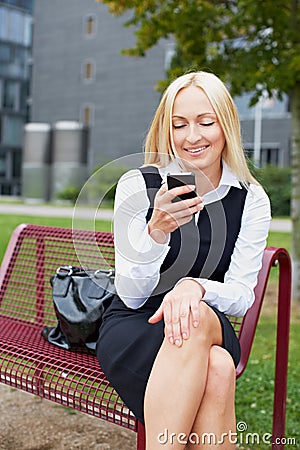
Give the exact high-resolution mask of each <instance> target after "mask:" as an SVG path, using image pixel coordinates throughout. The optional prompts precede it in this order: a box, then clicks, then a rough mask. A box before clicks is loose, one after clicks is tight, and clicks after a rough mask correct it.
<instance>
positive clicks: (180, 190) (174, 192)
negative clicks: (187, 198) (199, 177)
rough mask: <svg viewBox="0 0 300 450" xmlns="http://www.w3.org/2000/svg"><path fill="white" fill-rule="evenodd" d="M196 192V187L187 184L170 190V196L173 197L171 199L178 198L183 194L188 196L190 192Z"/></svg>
mask: <svg viewBox="0 0 300 450" xmlns="http://www.w3.org/2000/svg"><path fill="white" fill-rule="evenodd" d="M195 190H196V186H195V185H192V184H185V185H183V186H178V187H175V188H172V189H169V191H168V192H169V195H170V196H171V198H173V199H174V198H176V197H179V196H180V195H183V194H188V193H190V192H195Z"/></svg>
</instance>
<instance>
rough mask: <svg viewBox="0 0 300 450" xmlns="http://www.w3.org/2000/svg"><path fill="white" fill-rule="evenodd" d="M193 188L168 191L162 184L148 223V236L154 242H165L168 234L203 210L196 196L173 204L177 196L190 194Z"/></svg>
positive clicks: (183, 187) (200, 200)
mask: <svg viewBox="0 0 300 450" xmlns="http://www.w3.org/2000/svg"><path fill="white" fill-rule="evenodd" d="M193 190H194V186H180V187H176V188H173V189H170V190H168V188H167V184H163V185H162V187H161V188H160V189H159V191H158V192H157V194H156V196H155V200H154V209H153V213H152V217H151V219H150V221H149V223H148V230H149V234H150V236H151V237H152V239H154V240H155V241H156V242H158V243H160V244H163V243H165V242H166V239H167V236H168V234H169V233H172V232H173V231H175V230H176V229H177V228H178V227H180V226H181V225H184V224H185V223H188V222H190V221H191V220H192V219H193V217H194V214H195V213H197V212H199V211H201V210H202V209H203V208H204V205H203V201H202V199H201V198H200V197H198V196H196V197H193V198H190V199H188V200H181V201H176V202H173V200H174V199H175V198H176V197H178V196H179V195H182V194H185V193H188V192H191V191H193Z"/></svg>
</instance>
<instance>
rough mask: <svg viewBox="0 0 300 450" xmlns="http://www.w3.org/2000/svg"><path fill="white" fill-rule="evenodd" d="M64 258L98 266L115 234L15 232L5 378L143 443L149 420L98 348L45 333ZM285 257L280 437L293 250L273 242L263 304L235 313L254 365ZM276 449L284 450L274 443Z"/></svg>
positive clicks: (0, 336) (7, 269)
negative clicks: (121, 391)
mask: <svg viewBox="0 0 300 450" xmlns="http://www.w3.org/2000/svg"><path fill="white" fill-rule="evenodd" d="M61 264H72V265H78V264H82V265H84V266H89V267H90V268H99V267H104V268H107V266H113V265H114V243H113V236H112V234H111V233H104V232H93V231H81V230H73V231H72V230H71V229H64V228H53V227H45V226H36V225H20V226H19V227H18V228H17V229H16V230H15V231H14V233H13V235H12V237H11V240H10V242H9V244H8V247H7V251H6V254H5V256H4V259H3V261H2V266H1V271H0V381H1V382H2V383H5V384H7V385H10V386H13V387H15V388H18V389H22V390H24V391H27V392H31V393H33V394H35V395H38V396H40V397H43V398H46V399H48V400H52V401H53V402H56V403H59V404H61V405H65V406H68V407H70V408H73V409H76V410H79V411H82V412H85V413H87V414H90V415H92V416H96V417H99V418H101V419H104V420H107V421H109V422H112V423H115V424H118V425H121V426H123V427H125V428H129V429H131V430H134V431H136V432H137V449H138V450H143V449H144V447H145V442H144V438H145V436H144V427H143V426H142V425H141V424H140V423H139V422H138V421H137V420H136V418H135V417H134V415H133V414H132V413H131V412H130V411H129V410H128V408H127V407H126V405H124V403H123V402H122V400H121V399H120V398H119V396H118V395H117V394H116V392H115V391H114V389H113V388H112V387H111V386H110V384H109V382H108V381H107V380H106V378H105V376H104V374H103V373H102V371H101V369H100V367H99V365H98V362H97V360H96V358H95V357H94V356H93V355H88V354H82V353H71V352H68V351H65V350H63V349H59V348H58V347H55V346H53V345H51V344H49V343H47V342H46V341H45V340H44V339H43V338H42V337H41V330H42V328H43V327H44V325H49V326H51V325H55V323H56V320H55V315H54V311H53V306H52V298H51V289H50V283H49V279H50V276H51V275H53V273H54V272H55V270H56V269H57V267H58V266H60V265H61ZM275 264H279V291H278V322H277V346H276V371H275V387H274V410H273V441H275V438H276V437H279V438H280V437H283V436H284V430H285V408H286V389H287V363H288V341H289V321H290V296H291V264H290V258H289V255H288V253H287V251H286V250H285V249H282V248H273V247H270V248H267V249H266V250H265V252H264V258H263V266H262V269H261V271H260V274H259V281H258V285H257V287H256V289H255V296H256V297H255V303H254V305H253V306H252V308H251V309H250V310H249V311H248V313H247V314H246V316H245V317H244V319H237V318H231V321H232V323H233V325H234V327H235V329H236V331H237V333H238V335H239V339H240V342H241V347H242V357H241V361H240V364H239V366H238V367H237V377H239V376H240V375H241V374H242V373H243V371H244V369H245V367H246V364H247V361H248V358H249V354H250V350H251V346H252V342H253V338H254V334H255V330H256V325H257V322H258V318H259V314H260V310H261V306H262V302H263V298H264V294H265V290H266V285H267V281H268V277H269V272H270V269H271V267H272V266H273V265H275ZM272 448H273V449H283V448H284V445H283V444H278V443H276V442H274V444H273V447H272Z"/></svg>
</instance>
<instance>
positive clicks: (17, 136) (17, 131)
mask: <svg viewBox="0 0 300 450" xmlns="http://www.w3.org/2000/svg"><path fill="white" fill-rule="evenodd" d="M3 119H4V122H3V129H2V135H3V136H2V143H3V145H9V146H12V147H21V146H22V140H23V127H24V120H23V119H21V118H19V117H8V116H4V117H3Z"/></svg>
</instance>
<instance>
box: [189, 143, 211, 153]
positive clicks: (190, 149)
mask: <svg viewBox="0 0 300 450" xmlns="http://www.w3.org/2000/svg"><path fill="white" fill-rule="evenodd" d="M208 147H209V145H203V146H202V147H197V148H185V151H186V152H188V153H199V152H202V151H203V150H206V149H207V148H208Z"/></svg>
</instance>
